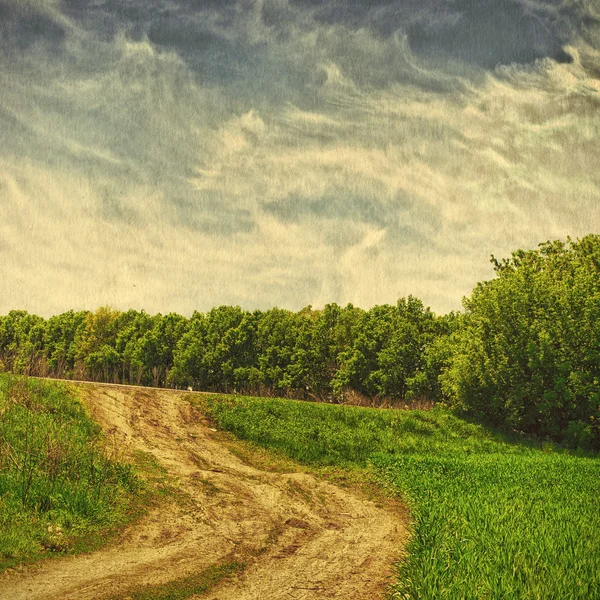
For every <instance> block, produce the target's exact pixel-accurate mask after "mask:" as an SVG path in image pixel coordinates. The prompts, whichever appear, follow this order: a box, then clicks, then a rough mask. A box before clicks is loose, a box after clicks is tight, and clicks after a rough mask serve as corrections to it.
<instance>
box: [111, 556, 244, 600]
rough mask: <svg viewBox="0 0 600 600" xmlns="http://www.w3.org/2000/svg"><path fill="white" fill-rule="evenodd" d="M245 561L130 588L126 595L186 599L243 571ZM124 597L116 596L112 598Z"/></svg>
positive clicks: (144, 599) (140, 598) (142, 599)
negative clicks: (166, 581) (155, 583)
mask: <svg viewBox="0 0 600 600" xmlns="http://www.w3.org/2000/svg"><path fill="white" fill-rule="evenodd" d="M244 568H245V565H244V564H243V563H239V562H230V563H224V564H222V565H213V566H210V567H208V568H207V569H205V570H204V571H202V572H200V573H194V574H193V575H189V576H188V577H184V578H181V579H176V580H174V581H169V582H168V583H163V584H159V585H147V586H141V587H139V588H136V589H133V590H129V591H128V592H127V594H126V596H125V598H127V599H128V600H185V599H186V598H191V597H192V596H196V595H199V594H205V593H206V592H209V591H210V590H212V589H214V588H215V587H216V586H217V585H219V584H221V583H223V582H224V581H226V580H227V579H229V578H230V577H232V576H234V575H237V574H239V573H241V572H242V571H243V570H244ZM120 598H123V596H114V597H113V599H112V600H117V599H119V600H120Z"/></svg>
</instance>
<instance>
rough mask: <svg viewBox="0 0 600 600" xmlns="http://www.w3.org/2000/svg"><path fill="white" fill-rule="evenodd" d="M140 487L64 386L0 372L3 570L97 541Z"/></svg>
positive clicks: (0, 555) (0, 543)
mask: <svg viewBox="0 0 600 600" xmlns="http://www.w3.org/2000/svg"><path fill="white" fill-rule="evenodd" d="M137 486H138V483H137V479H136V477H135V475H134V474H133V472H132V471H131V469H130V467H129V466H128V465H125V464H123V463H122V462H120V461H119V460H118V457H115V456H109V455H108V454H107V453H106V452H105V447H104V444H103V436H102V433H101V430H100V427H99V426H98V425H97V424H96V423H94V422H93V421H92V420H91V419H90V418H89V417H88V416H87V414H86V411H85V409H84V407H83V406H82V405H81V404H80V402H79V401H78V400H77V399H76V398H75V397H74V396H73V393H72V392H71V391H69V390H68V389H67V388H66V387H65V386H63V385H58V384H55V383H48V382H40V381H35V380H28V379H25V378H17V377H13V376H9V375H0V532H1V535H0V570H2V569H5V568H7V567H10V566H13V565H16V564H19V563H22V562H27V561H29V560H34V559H36V558H39V557H40V556H43V555H45V553H52V552H68V551H72V550H77V549H85V548H87V547H89V546H91V545H93V544H94V542H95V541H96V542H97V541H98V534H99V532H100V531H105V530H106V529H110V528H111V527H112V526H114V525H117V524H118V523H119V522H121V521H122V520H123V519H125V515H126V512H127V504H128V499H129V497H130V494H132V493H133V492H134V491H135V490H136V489H137Z"/></svg>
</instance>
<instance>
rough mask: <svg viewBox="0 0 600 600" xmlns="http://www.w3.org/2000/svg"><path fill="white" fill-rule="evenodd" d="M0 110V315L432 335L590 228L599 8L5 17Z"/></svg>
mask: <svg viewBox="0 0 600 600" xmlns="http://www.w3.org/2000/svg"><path fill="white" fill-rule="evenodd" d="M0 89H1V90H2V93H1V94H0V167H1V168H0V281H2V293H1V294H0V313H5V312H7V311H9V310H11V309H14V308H24V309H28V310H30V311H33V312H36V313H38V314H42V315H50V314H55V313H57V312H62V311H64V310H67V309H69V308H75V309H81V308H87V309H94V308H96V307H98V306H100V305H105V304H108V305H111V306H113V307H116V308H120V309H127V308H138V309H141V308H144V309H146V310H147V311H149V312H159V311H160V312H169V311H176V312H180V313H183V314H191V312H192V311H193V310H195V309H197V310H208V309H210V308H211V307H213V306H216V305H220V304H239V305H241V306H242V307H244V308H248V309H253V308H262V309H264V308H269V307H272V306H280V307H284V308H290V309H299V308H301V307H303V306H306V305H308V304H311V305H313V306H315V307H320V306H323V305H324V304H325V303H327V302H338V303H340V304H346V303H347V302H352V303H354V304H356V305H359V306H362V307H365V308H368V307H369V306H372V305H374V304H382V303H387V302H389V303H393V302H395V301H396V299H397V298H399V297H401V296H405V295H408V294H413V295H416V296H418V297H420V298H422V299H423V301H424V302H425V303H426V304H427V305H430V306H431V307H432V309H433V310H435V311H436V312H440V313H441V312H446V311H448V310H451V309H456V308H459V307H460V303H461V298H462V296H464V295H466V294H469V293H470V291H471V289H472V288H473V287H474V285H475V283H476V282H477V281H480V280H482V279H487V278H490V277H491V276H492V274H493V271H492V267H491V265H490V263H489V256H490V254H495V255H496V256H499V257H500V256H507V255H508V254H509V253H510V252H511V251H512V250H515V249H517V248H520V247H535V246H536V245H537V243H539V242H542V241H545V240H547V239H556V238H563V239H564V238H565V237H566V236H567V235H571V236H573V237H579V236H582V235H585V234H587V233H591V232H599V231H600V210H598V206H599V204H600V152H599V150H598V139H600V138H599V133H600V131H599V130H600V9H599V8H598V6H597V4H595V3H594V2H593V1H591V0H583V1H580V0H577V1H576V0H511V1H508V0H504V1H503V0H477V1H475V0H453V1H451V0H398V1H390V0H376V1H371V2H368V3H367V2H358V1H357V0H347V1H345V2H342V1H341V0H339V1H335V0H333V1H332V0H330V1H323V2H317V1H313V0H256V1H253V0H247V1H245V0H236V1H234V0H231V1H225V0H219V1H216V0H215V1H207V0H204V1H202V2H200V1H192V0H129V1H127V0H118V1H117V0H77V1H75V0H70V1H68V0H62V1H58V0H50V1H49V0H44V1H41V0H18V1H17V0H13V1H6V0H0Z"/></svg>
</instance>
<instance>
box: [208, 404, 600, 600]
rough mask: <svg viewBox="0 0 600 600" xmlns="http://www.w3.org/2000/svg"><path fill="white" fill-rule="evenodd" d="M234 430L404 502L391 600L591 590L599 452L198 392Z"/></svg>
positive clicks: (450, 424)
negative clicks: (364, 477) (409, 526)
mask: <svg viewBox="0 0 600 600" xmlns="http://www.w3.org/2000/svg"><path fill="white" fill-rule="evenodd" d="M202 405H203V409H204V410H205V411H206V412H207V413H208V414H209V415H210V416H211V417H212V418H213V419H214V420H215V421H216V423H217V424H218V425H219V426H220V427H222V428H223V429H226V430H228V431H231V432H233V433H234V434H235V435H237V436H238V437H240V438H243V439H247V440H251V441H253V442H255V443H258V444H260V445H262V446H265V447H268V448H272V449H275V450H278V451H280V452H282V453H284V454H286V455H288V456H290V457H292V458H294V459H297V460H300V461H302V462H305V463H308V464H311V465H313V466H327V465H337V466H343V467H345V468H370V469H372V470H373V471H374V472H375V473H376V476H377V477H378V478H379V479H380V481H381V482H382V483H383V484H384V485H385V486H389V487H391V489H393V490H394V491H395V492H397V493H398V494H399V495H400V496H401V498H402V499H403V500H404V501H405V502H406V503H407V504H408V506H409V507H410V510H411V516H412V519H413V536H412V540H411V542H410V544H409V547H408V555H407V556H406V558H405V559H404V560H403V561H402V562H401V563H400V564H399V566H398V582H397V584H396V588H395V589H396V592H395V597H396V598H412V599H416V598H423V599H431V600H433V599H438V598H451V599H457V600H459V599H460V600H465V599H470V598H482V599H484V598H485V599H487V598H490V599H496V598H497V599H500V598H502V599H515V600H516V599H557V600H558V599H560V600H563V599H565V600H566V599H582V600H583V599H595V598H600V511H599V510H598V498H599V497H600V458H599V457H594V456H583V455H577V454H575V453H570V454H569V453H567V452H565V451H563V450H560V449H558V448H556V447H553V446H551V445H548V444H539V443H536V442H534V441H532V440H527V439H519V438H515V439H507V438H504V437H503V436H501V435H500V434H497V433H491V432H489V431H488V430H486V429H485V428H483V427H481V426H479V425H475V424H471V423H468V422H466V421H463V420H461V419H459V418H458V417H456V416H454V415H452V414H450V413H448V412H446V411H444V410H437V409H436V410H433V411H394V410H376V409H366V408H358V407H347V406H333V405H324V404H313V403H305V402H294V401H289V400H278V399H264V398H232V397H230V396H217V395H214V396H209V397H207V398H204V399H203V400H202Z"/></svg>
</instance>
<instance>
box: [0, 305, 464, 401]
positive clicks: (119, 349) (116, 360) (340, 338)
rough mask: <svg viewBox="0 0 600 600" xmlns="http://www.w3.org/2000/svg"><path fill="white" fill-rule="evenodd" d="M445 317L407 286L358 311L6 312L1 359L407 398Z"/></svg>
mask: <svg viewBox="0 0 600 600" xmlns="http://www.w3.org/2000/svg"><path fill="white" fill-rule="evenodd" d="M452 321H453V316H449V317H448V316H445V317H436V316H435V315H434V314H433V313H432V312H431V311H430V310H429V309H428V308H426V307H424V305H423V303H422V302H421V301H420V300H418V299H416V298H413V297H411V296H409V297H408V298H405V299H404V298H403V299H401V300H399V301H398V302H397V304H396V305H383V306H375V307H373V308H372V309H370V310H368V311H365V310H362V309H360V308H356V307H354V306H352V305H351V304H349V305H348V306H346V307H340V306H338V305H337V304H328V305H327V306H325V308H324V309H322V310H314V309H313V308H312V307H310V306H309V307H307V308H304V309H302V310H300V311H298V312H292V311H289V310H283V309H279V308H273V309H271V310H267V311H258V310H256V311H246V310H242V309H241V308H240V307H238V306H220V307H218V308H214V309H212V310H211V311H209V312H207V313H200V312H194V314H193V315H192V316H191V318H186V317H183V316H181V315H178V314H174V313H169V314H166V315H161V314H158V315H149V314H147V313H146V312H145V311H137V310H129V311H126V312H120V311H117V310H113V309H111V308H107V307H102V308H99V309H98V310H96V311H95V312H90V311H79V312H74V311H68V312H65V313H63V314H60V315H57V316H53V317H50V318H49V319H44V318H42V317H39V316H37V315H33V314H30V313H28V312H26V311H20V310H15V311H11V312H10V313H9V314H8V315H6V316H4V317H0V361H1V362H2V365H0V368H4V369H6V370H8V371H12V372H15V373H22V374H25V375H37V376H50V377H58V378H66V379H85V380H90V381H103V382H111V383H129V384H138V385H152V386H156V387H178V388H185V387H188V386H191V387H193V388H194V389H199V390H206V391H214V392H225V393H227V392H237V393H246V394H261V395H267V396H271V395H278V396H284V397H293V398H306V399H317V400H326V401H333V402H338V401H346V400H348V399H349V397H350V396H356V397H358V396H362V397H364V398H369V399H372V400H374V401H383V400H386V401H390V402H395V401H410V400H413V399H415V398H417V397H418V398H433V397H434V396H435V388H436V386H437V373H434V371H433V370H432V368H431V365H430V364H429V362H430V361H429V357H428V349H429V347H430V346H431V343H432V341H433V340H434V339H436V338H437V337H439V336H441V335H445V334H447V333H449V331H450V329H451V326H452Z"/></svg>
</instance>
